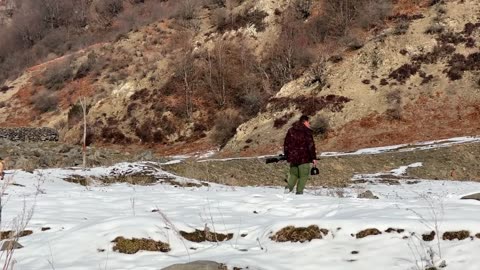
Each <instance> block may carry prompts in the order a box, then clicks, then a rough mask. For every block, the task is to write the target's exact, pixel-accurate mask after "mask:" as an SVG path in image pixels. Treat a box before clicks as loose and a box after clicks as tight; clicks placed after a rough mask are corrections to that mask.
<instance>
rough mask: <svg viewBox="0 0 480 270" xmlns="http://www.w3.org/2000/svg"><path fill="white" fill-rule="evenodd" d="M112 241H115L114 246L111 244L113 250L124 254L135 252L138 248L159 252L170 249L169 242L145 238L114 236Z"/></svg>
mask: <svg viewBox="0 0 480 270" xmlns="http://www.w3.org/2000/svg"><path fill="white" fill-rule="evenodd" d="M112 243H115V246H113V251H118V252H120V253H125V254H135V253H137V252H138V251H140V250H145V251H160V252H169V251H170V245H169V244H167V243H163V242H162V241H155V240H152V239H146V238H142V239H138V238H132V239H126V238H124V237H122V236H119V237H117V238H115V239H114V240H113V241H112Z"/></svg>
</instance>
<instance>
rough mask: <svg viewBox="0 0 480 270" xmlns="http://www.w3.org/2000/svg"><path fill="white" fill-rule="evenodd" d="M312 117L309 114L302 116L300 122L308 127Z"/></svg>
mask: <svg viewBox="0 0 480 270" xmlns="http://www.w3.org/2000/svg"><path fill="white" fill-rule="evenodd" d="M309 121H310V118H309V117H308V116H307V115H302V116H300V123H302V124H304V125H305V126H306V127H308V128H310V122H309Z"/></svg>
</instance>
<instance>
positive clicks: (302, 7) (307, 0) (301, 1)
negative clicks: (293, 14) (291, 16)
mask: <svg viewBox="0 0 480 270" xmlns="http://www.w3.org/2000/svg"><path fill="white" fill-rule="evenodd" d="M312 2H313V1H312V0H295V1H293V6H294V8H295V10H296V11H297V13H298V14H299V15H300V17H301V18H302V19H306V18H308V17H309V16H310V14H311V13H310V12H311V8H312Z"/></svg>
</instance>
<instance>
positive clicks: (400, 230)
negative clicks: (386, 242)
mask: <svg viewBox="0 0 480 270" xmlns="http://www.w3.org/2000/svg"><path fill="white" fill-rule="evenodd" d="M404 231H405V230H404V229H395V228H388V229H386V230H385V232H386V233H393V232H396V233H403V232H404Z"/></svg>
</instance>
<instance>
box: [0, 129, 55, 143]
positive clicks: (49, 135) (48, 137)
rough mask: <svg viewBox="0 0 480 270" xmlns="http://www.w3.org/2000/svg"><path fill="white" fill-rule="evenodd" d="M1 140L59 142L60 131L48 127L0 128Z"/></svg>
mask: <svg viewBox="0 0 480 270" xmlns="http://www.w3.org/2000/svg"><path fill="white" fill-rule="evenodd" d="M0 139H7V140H10V141H23V142H26V141H29V142H44V141H58V131H56V130H55V129H53V128H48V127H42V128H31V127H21V128H0Z"/></svg>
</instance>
